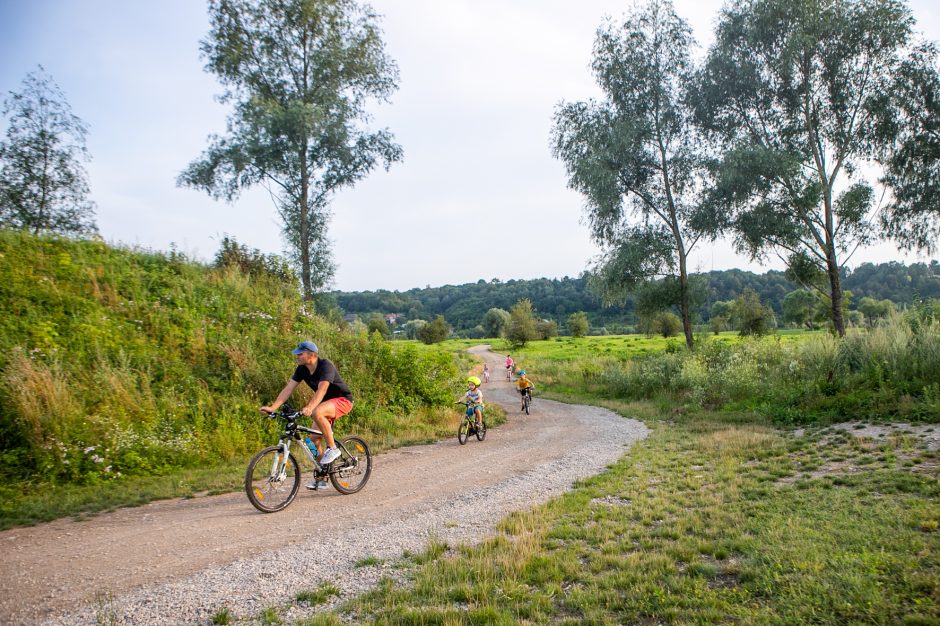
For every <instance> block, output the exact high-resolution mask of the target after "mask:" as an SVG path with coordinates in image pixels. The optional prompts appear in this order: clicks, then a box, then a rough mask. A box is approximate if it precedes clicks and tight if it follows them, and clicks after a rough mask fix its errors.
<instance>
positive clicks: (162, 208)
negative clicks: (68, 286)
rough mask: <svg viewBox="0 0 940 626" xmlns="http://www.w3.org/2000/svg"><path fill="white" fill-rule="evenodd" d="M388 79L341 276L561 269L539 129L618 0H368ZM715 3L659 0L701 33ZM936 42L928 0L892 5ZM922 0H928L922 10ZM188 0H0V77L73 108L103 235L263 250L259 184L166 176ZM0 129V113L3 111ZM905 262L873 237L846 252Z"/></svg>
mask: <svg viewBox="0 0 940 626" xmlns="http://www.w3.org/2000/svg"><path fill="white" fill-rule="evenodd" d="M371 5H372V6H373V7H374V8H375V9H376V10H377V11H378V13H380V14H382V16H383V17H382V21H381V23H382V28H383V30H384V35H385V36H384V40H385V42H386V50H387V52H388V54H389V55H390V56H391V57H392V58H393V59H395V61H396V62H397V64H398V66H399V70H400V74H401V76H400V83H399V84H400V88H399V90H398V91H397V92H396V93H395V94H394V95H393V97H392V102H391V103H390V104H384V105H382V106H381V107H378V108H377V109H376V114H375V119H374V120H373V122H372V126H373V127H376V128H378V127H387V128H388V129H389V130H391V131H392V132H393V133H394V135H395V137H396V140H397V141H398V143H399V144H401V146H402V147H403V149H404V162H402V163H399V164H396V165H393V166H392V169H391V170H390V171H389V172H385V171H384V170H381V169H379V170H376V171H374V172H372V173H371V174H370V175H369V176H368V177H367V178H366V179H365V180H363V181H361V182H360V183H359V184H358V185H357V186H356V187H355V188H354V189H346V190H344V191H342V192H340V194H339V195H338V196H336V198H335V200H334V202H333V213H334V217H333V220H332V222H331V226H330V231H329V233H330V239H331V240H332V242H333V249H334V257H335V261H336V263H337V265H338V269H337V273H336V278H335V281H334V285H333V286H334V287H335V288H336V289H341V290H345V291H357V290H373V289H400V290H405V289H409V288H411V287H424V286H425V285H431V286H438V285H443V284H460V283H466V282H474V281H476V280H478V279H481V278H482V279H486V280H489V279H492V278H499V279H501V280H508V279H511V278H525V279H528V278H538V277H543V276H545V277H549V278H560V277H562V276H577V275H578V274H580V273H581V271H583V270H584V269H585V267H586V266H587V265H588V263H589V261H590V259H591V258H592V257H593V256H595V255H596V254H597V252H598V250H597V248H596V247H595V246H594V245H593V244H592V243H591V241H590V238H589V236H588V231H587V228H586V227H585V226H584V225H583V224H582V215H583V210H582V208H583V201H582V199H581V197H580V196H579V195H577V194H576V193H574V192H572V191H570V190H568V189H567V187H566V176H565V172H564V168H563V166H562V164H561V163H560V162H558V161H556V160H555V159H553V158H552V156H551V151H550V147H549V134H550V130H551V125H552V114H553V111H554V108H555V106H556V105H557V104H558V103H559V102H560V101H562V100H566V101H573V100H584V99H587V98H591V97H596V96H598V95H599V93H598V91H597V88H596V86H595V85H594V82H593V78H592V76H591V73H590V70H589V64H590V61H591V48H592V44H593V41H594V35H595V31H596V29H597V27H598V26H599V25H600V24H601V22H602V19H603V17H604V16H605V15H609V16H612V17H614V18H620V17H621V16H622V15H623V13H624V12H625V10H626V9H627V8H628V7H629V6H630V4H629V3H626V2H613V1H604V0H578V1H576V2H573V1H571V0H377V1H375V2H372V3H371ZM721 5H722V2H720V1H718V0H694V1H689V0H677V2H676V7H677V11H678V12H679V14H680V15H682V16H683V17H684V18H685V19H687V20H688V21H689V22H690V23H691V25H692V27H693V29H694V31H695V36H696V38H697V39H698V41H699V43H700V44H701V46H702V49H703V50H704V48H705V47H706V46H707V45H709V44H710V43H711V40H712V35H711V31H712V27H713V21H714V19H715V17H716V15H717V12H718V9H719V8H720V6H721ZM910 6H911V8H912V10H913V13H914V16H915V18H916V19H917V29H918V30H919V31H921V32H922V33H923V34H924V35H925V36H926V37H927V38H928V39H930V40H933V41H938V40H940V11H937V10H936V5H935V4H934V2H933V1H932V0H916V1H913V2H911V3H910ZM931 9H932V10H931ZM208 28H209V26H208V18H207V14H206V7H205V4H204V3H203V2H201V1H200V0H159V1H152V0H0V95H2V97H3V98H6V96H7V95H8V93H9V92H10V91H18V90H19V89H20V87H21V83H22V80H23V78H24V77H25V76H26V74H27V73H28V72H30V71H33V70H35V69H36V67H37V65H39V64H41V65H42V66H43V67H44V68H45V70H46V72H47V73H48V74H50V75H51V76H52V77H53V79H54V80H55V81H56V83H58V85H59V86H60V87H61V89H62V90H63V92H64V93H65V96H66V98H67V100H68V102H69V104H70V105H71V107H72V110H73V112H74V113H75V114H76V115H78V116H79V117H80V118H81V119H82V120H84V121H85V122H86V123H87V124H88V126H89V135H88V149H89V151H90V153H91V155H92V158H93V160H92V162H91V163H90V164H89V165H88V172H89V178H90V184H91V190H92V198H93V200H94V201H95V202H96V203H97V205H98V211H97V223H98V226H99V229H100V231H101V234H102V236H103V237H104V238H105V239H106V240H107V241H110V242H114V243H122V244H127V245H138V246H141V247H144V248H149V249H153V250H168V249H169V248H170V245H171V244H175V246H176V247H177V249H179V250H182V251H184V252H186V253H188V254H190V255H192V256H194V257H196V258H200V259H203V260H208V259H211V258H212V256H213V255H214V253H215V251H216V250H217V249H218V242H219V239H220V238H221V237H222V236H223V235H225V234H228V235H231V236H233V237H234V238H235V239H237V240H238V241H239V242H240V243H243V244H245V245H247V246H249V247H251V248H258V249H260V250H262V251H264V252H278V253H279V252H282V250H283V245H282V242H281V239H280V234H279V233H280V228H279V224H278V222H277V219H276V216H275V213H274V207H273V205H272V203H271V200H270V198H269V197H268V196H267V194H266V192H264V191H261V190H256V191H252V192H248V193H246V194H244V195H242V196H241V198H240V199H239V200H238V201H236V202H235V203H234V204H226V203H224V202H216V201H213V200H212V199H210V198H209V197H208V196H207V195H206V194H204V193H201V192H199V191H195V190H192V189H181V188H177V187H176V185H175V179H176V176H177V175H178V174H179V172H180V171H181V170H182V169H183V168H185V167H186V165H187V164H188V163H189V162H190V161H192V160H193V159H195V158H196V157H198V156H199V155H200V154H201V153H202V151H203V150H204V149H205V148H206V146H207V137H208V136H209V135H210V134H212V133H224V131H225V118H226V109H225V108H224V107H223V106H222V105H220V104H218V103H217V102H216V100H215V96H216V95H218V94H219V93H221V88H220V86H219V84H218V83H217V82H216V80H215V77H214V76H213V75H211V74H207V73H205V72H204V71H203V65H204V62H203V60H202V59H200V56H199V41H200V40H201V39H203V38H204V37H205V36H206V35H207V33H208ZM4 129H5V122H4ZM888 260H902V261H904V262H908V263H910V262H913V261H917V260H924V259H923V258H921V257H916V256H910V255H909V256H901V255H900V254H899V253H898V252H897V251H896V250H895V249H894V247H893V246H891V245H890V244H882V245H880V246H877V247H874V248H871V249H866V250H862V251H860V252H859V253H857V254H856V255H855V256H854V257H853V258H852V259H851V261H850V262H849V266H850V267H855V266H857V265H858V264H859V263H861V262H864V261H872V262H881V261H888ZM731 267H740V268H747V269H751V270H754V271H758V272H760V271H765V270H766V269H770V268H774V269H780V263H779V262H777V263H771V264H768V265H766V266H759V265H757V264H754V263H749V262H748V260H747V259H745V258H742V257H739V256H736V255H735V254H734V253H733V250H732V246H731V244H729V243H728V242H718V243H716V244H714V245H711V244H705V245H704V246H703V245H701V244H699V249H698V251H697V252H696V253H694V254H693V257H692V269H693V270H700V271H708V270H711V269H727V268H731Z"/></svg>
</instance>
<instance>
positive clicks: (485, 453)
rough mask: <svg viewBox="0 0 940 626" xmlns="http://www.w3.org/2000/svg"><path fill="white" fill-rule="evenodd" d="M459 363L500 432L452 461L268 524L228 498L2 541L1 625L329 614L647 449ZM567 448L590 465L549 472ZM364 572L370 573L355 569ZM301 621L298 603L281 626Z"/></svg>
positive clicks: (401, 472)
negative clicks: (479, 384)
mask: <svg viewBox="0 0 940 626" xmlns="http://www.w3.org/2000/svg"><path fill="white" fill-rule="evenodd" d="M471 352H474V353H476V354H478V355H479V356H481V357H484V358H485V359H486V360H487V362H488V363H489V364H490V369H491V370H492V372H493V374H494V375H493V377H492V378H491V382H490V383H489V384H486V385H484V392H485V395H486V401H487V403H494V402H496V403H498V404H500V405H501V406H503V407H504V408H505V409H506V411H507V414H508V417H509V421H508V423H507V424H505V425H503V426H501V427H499V428H495V429H492V430H490V432H489V433H488V434H487V438H486V440H485V441H483V442H478V441H477V440H476V439H475V438H471V440H470V441H469V442H468V443H467V444H466V445H465V446H460V445H459V444H458V443H457V438H456V436H455V437H453V438H451V439H449V440H445V441H441V442H438V443H435V444H432V445H427V446H412V447H408V448H402V449H399V450H394V451H391V452H388V453H386V454H382V455H379V456H377V457H376V458H375V460H374V465H373V473H372V477H371V479H370V482H369V484H368V485H367V486H366V488H365V489H363V491H361V492H360V493H358V494H354V495H352V496H341V495H339V494H337V493H335V492H333V491H332V490H328V491H326V492H322V493H313V492H305V493H301V494H300V495H299V496H298V498H297V500H296V501H295V502H294V503H293V504H292V505H291V506H290V507H288V509H286V510H285V511H282V512H280V513H275V514H271V515H265V514H261V513H258V512H256V511H255V510H254V509H253V508H252V507H251V505H250V504H249V503H248V501H247V499H246V498H245V496H244V494H241V493H236V494H226V495H222V496H212V497H203V498H195V499H190V500H174V501H163V502H155V503H151V504H149V505H146V506H143V507H137V508H132V509H123V510H120V511H117V512H114V513H110V514H107V515H101V516H98V517H95V518H92V519H91V520H88V521H83V522H73V521H70V520H59V521H56V522H52V523H49V524H43V525H41V526H36V527H32V528H20V529H13V530H8V531H4V532H2V533H0V550H2V553H3V555H4V563H3V567H2V568H0V592H2V593H0V623H3V624H100V623H116V624H207V623H209V622H210V620H211V618H212V616H213V615H214V614H215V613H216V612H217V611H219V610H220V609H221V608H222V607H227V608H228V610H229V611H230V613H231V615H232V617H234V618H237V619H238V620H240V621H241V620H246V621H252V620H253V619H256V618H257V616H258V614H259V613H260V612H261V611H262V610H264V609H265V608H266V607H269V606H278V605H283V604H285V603H290V601H291V600H292V599H293V598H294V597H295V596H296V595H297V593H298V592H300V591H305V590H313V589H315V588H316V587H317V586H318V585H319V584H321V583H323V582H329V583H331V584H333V585H334V586H336V587H337V588H338V589H339V590H340V596H339V598H337V599H335V600H334V603H333V604H336V603H338V602H339V601H342V600H344V599H346V598H349V597H351V596H354V595H356V594H359V593H362V592H363V591H366V590H368V589H369V588H371V587H372V586H373V585H375V583H376V582H377V581H378V580H379V579H380V578H381V577H382V576H384V575H394V572H395V571H396V570H394V569H393V568H392V566H391V565H392V563H393V562H394V561H395V560H396V559H399V558H400V557H401V556H402V553H403V551H406V550H407V551H410V552H412V553H419V552H421V551H423V550H424V549H425V548H426V547H427V546H428V544H429V542H431V541H433V540H439V541H443V542H446V543H447V544H448V545H451V546H456V545H459V544H473V543H476V542H478V541H479V540H481V539H483V538H484V537H485V536H487V535H488V534H489V533H491V532H492V531H493V529H494V528H495V525H496V523H497V522H498V521H499V520H500V519H502V518H503V517H505V516H506V515H507V514H508V513H510V512H512V511H516V510H522V509H527V508H529V507H531V506H533V505H535V504H538V503H541V502H545V501H546V500H548V499H550V498H551V497H553V496H556V495H558V494H561V493H563V492H564V491H566V490H567V489H568V488H570V486H571V484H572V482H573V481H575V480H577V479H579V478H583V477H586V476H590V475H594V474H597V473H599V472H601V471H603V469H604V468H605V467H606V466H607V465H609V464H611V463H613V462H614V461H616V460H617V459H618V458H620V456H622V455H623V454H624V451H625V448H626V447H628V446H630V445H631V444H632V443H634V442H635V441H637V440H639V439H642V438H643V437H645V436H646V434H647V430H646V427H645V426H643V424H641V423H640V422H638V421H635V420H629V419H624V418H622V417H620V416H618V415H616V414H614V413H612V412H610V411H607V410H604V409H599V408H595V407H585V406H575V405H566V404H562V403H558V402H552V401H549V400H543V399H538V398H537V399H536V401H535V402H534V403H533V406H532V414H531V415H529V416H526V415H522V414H520V412H519V407H518V396H517V394H516V392H515V391H514V390H513V388H512V387H511V386H510V384H509V383H508V382H507V381H506V380H505V376H504V375H502V374H503V372H504V371H505V370H504V369H503V367H502V358H503V357H502V355H496V354H493V353H491V352H489V351H488V350H487V347H485V346H480V347H478V348H474V349H472V350H471ZM536 381H537V379H536ZM455 395H456V394H455ZM572 447H573V448H575V449H579V450H586V451H588V452H589V454H588V455H586V456H583V457H580V458H578V459H577V461H576V462H573V463H572V462H560V461H559V459H561V458H562V457H564V456H565V455H566V454H567V451H568V450H569V449H571V448H572ZM302 491H304V490H302ZM327 537H328V539H325V538H327ZM368 557H373V558H374V559H376V560H378V561H380V563H379V564H377V565H374V566H369V567H360V568H355V567H354V565H355V564H356V563H357V562H360V561H362V560H363V559H366V558H368ZM328 606H329V605H328ZM322 608H323V607H322V606H321V607H320V608H319V609H317V610H322ZM313 610H314V609H309V608H305V607H303V606H299V605H298V604H297V603H294V604H293V606H292V607H291V609H290V611H289V612H288V613H287V614H284V613H282V614H281V617H282V618H283V619H285V621H287V622H288V623H290V622H292V621H294V620H296V619H300V618H303V617H307V616H309V615H310V614H311V613H312V611H313Z"/></svg>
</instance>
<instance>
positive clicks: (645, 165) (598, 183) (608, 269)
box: [552, 0, 709, 348]
mask: <svg viewBox="0 0 940 626" xmlns="http://www.w3.org/2000/svg"><path fill="white" fill-rule="evenodd" d="M693 43H694V42H693V39H692V32H691V29H690V28H689V25H688V24H687V23H686V22H685V20H683V19H681V18H680V17H678V16H677V15H676V13H675V10H674V8H673V5H672V3H671V2H669V1H667V0H652V1H650V2H649V3H647V4H646V5H643V6H640V7H638V8H637V9H635V10H634V11H633V12H632V13H630V14H628V15H627V16H626V18H625V20H624V22H623V24H615V23H614V22H612V21H610V20H608V22H607V23H606V24H605V25H603V26H602V27H601V28H600V29H598V31H597V38H596V41H595V44H594V61H593V63H592V69H593V71H594V75H595V76H596V78H597V82H598V84H599V85H600V87H601V89H602V90H603V91H604V94H605V96H606V98H605V99H604V100H603V101H600V102H598V101H594V100H591V101H588V102H575V103H567V104H565V103H563V104H561V105H559V107H558V108H557V110H556V112H555V126H554V130H553V137H552V147H553V152H554V155H555V156H556V157H557V158H559V159H561V160H562V161H563V162H564V163H565V167H566V168H567V171H568V181H569V182H568V184H569V186H570V187H571V188H573V189H575V190H577V191H579V192H581V193H582V194H583V195H584V196H585V198H586V200H587V206H586V212H587V217H588V221H589V223H590V226H591V234H592V236H593V238H594V240H595V241H596V242H597V243H598V244H599V245H600V246H601V247H602V249H603V252H602V254H601V256H600V259H599V260H598V262H597V265H596V267H595V274H596V276H597V280H596V281H595V282H594V284H596V285H599V286H600V287H601V291H602V294H603V295H604V298H605V300H607V301H612V300H614V299H617V298H622V297H623V296H624V295H625V293H626V292H629V291H632V290H634V289H636V288H637V287H638V286H639V285H640V284H643V283H645V282H648V281H650V280H655V279H658V278H663V277H667V276H672V277H676V279H677V281H678V283H679V292H678V300H677V301H676V302H673V303H672V304H674V305H676V306H678V309H679V311H680V312H681V318H682V325H683V329H684V331H685V339H686V344H687V345H688V346H689V347H690V348H691V347H692V342H693V336H692V318H691V306H690V286H689V280H688V256H689V253H690V252H691V251H692V249H693V248H694V246H695V244H696V243H697V242H698V240H699V238H700V237H701V236H702V235H703V234H706V233H707V232H708V229H709V227H708V224H707V221H706V220H705V219H704V215H703V214H702V213H701V212H700V211H699V202H698V197H699V194H700V190H701V181H702V175H703V174H704V165H705V155H704V153H703V152H702V150H701V147H700V146H701V144H700V142H699V141H698V139H697V137H696V131H695V125H694V124H693V120H692V111H691V109H690V107H689V105H688V102H689V93H688V90H689V88H690V87H691V85H692V78H693V65H692V61H691V57H690V48H691V47H692V46H693Z"/></svg>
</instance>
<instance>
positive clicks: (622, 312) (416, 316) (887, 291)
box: [330, 261, 940, 338]
mask: <svg viewBox="0 0 940 626" xmlns="http://www.w3.org/2000/svg"><path fill="white" fill-rule="evenodd" d="M937 276H940V262H937V261H932V262H930V263H929V264H928V263H912V264H911V265H905V264H904V263H898V262H891V263H881V264H877V265H875V264H872V263H863V264H861V265H859V266H858V267H857V268H856V269H854V270H852V271H848V270H843V273H842V278H841V281H842V284H843V285H844V286H845V288H846V289H850V290H851V291H852V292H853V293H855V294H856V295H857V296H859V297H865V296H871V297H873V298H876V299H878V300H883V299H888V300H891V301H892V302H894V303H895V304H896V305H897V306H899V307H901V306H906V305H910V304H911V303H912V302H913V301H914V299H915V297H924V298H940V280H938V279H937ZM690 282H691V284H692V285H693V286H694V285H696V284H699V285H700V287H698V288H697V290H696V291H693V295H695V294H699V295H696V300H694V301H693V303H694V305H695V308H694V309H693V311H694V313H695V316H694V317H697V318H699V319H701V320H710V319H711V318H712V317H713V315H714V314H715V313H714V312H713V307H714V305H715V303H716V302H730V301H732V300H734V298H736V297H737V296H738V294H740V293H742V292H743V291H744V289H747V288H750V289H753V290H754V291H755V292H757V295H758V296H759V297H760V299H761V301H762V302H763V303H765V304H766V305H767V306H769V307H770V308H771V309H773V311H774V314H775V315H777V316H778V318H780V319H782V318H783V314H784V310H783V300H784V298H785V297H786V296H787V294H789V293H790V292H792V291H793V290H794V289H796V288H798V287H799V286H800V285H799V284H797V283H794V282H791V281H790V280H789V279H787V277H786V275H785V274H784V273H783V272H778V271H775V270H771V271H769V272H766V273H764V274H755V273H753V272H749V271H746V270H738V269H731V270H714V271H711V272H706V273H702V274H692V275H691V276H690ZM652 287H653V288H657V287H656V285H653V286H652ZM669 293H671V294H675V290H674V288H673V289H672V290H670V291H668V292H667V294H669ZM330 295H331V296H333V297H335V300H336V303H337V304H338V306H340V307H341V308H342V310H343V311H345V312H346V313H350V314H356V315H360V316H363V317H365V316H366V315H367V314H369V313H371V312H381V313H397V314H399V315H400V316H401V317H400V319H401V318H402V317H403V318H404V319H407V320H408V321H407V322H403V324H404V329H405V330H408V329H409V328H410V326H408V325H409V324H412V322H414V321H415V320H420V318H433V317H434V316H436V315H443V316H444V318H445V319H446V320H447V322H448V323H449V324H451V325H453V327H454V328H455V329H456V332H457V333H458V334H461V333H463V332H466V331H468V330H470V329H472V328H473V327H474V326H477V325H483V326H484V328H485V330H486V336H487V337H498V336H499V334H498V333H495V332H492V329H486V325H485V324H484V321H483V320H484V318H486V316H487V315H488V314H490V309H493V308H497V309H500V310H501V311H502V313H505V315H506V316H507V317H508V315H509V313H508V312H507V311H508V309H509V308H510V307H511V306H512V305H513V304H514V303H516V302H518V301H519V300H523V299H528V300H529V301H530V302H532V307H533V309H534V310H536V311H538V312H539V317H542V318H547V319H554V320H555V321H557V322H559V323H560V324H561V323H564V322H565V320H566V319H567V316H569V315H571V314H572V313H575V312H578V311H583V312H584V313H585V314H586V315H587V317H588V321H589V322H590V326H591V328H592V329H593V330H592V332H600V329H601V328H606V329H607V330H608V331H609V332H615V333H618V332H619V333H623V332H631V331H632V330H633V326H634V325H635V324H636V323H637V321H638V312H639V311H638V309H637V305H638V302H639V304H640V310H644V307H645V306H646V304H645V302H646V298H647V295H648V294H646V288H644V289H642V290H638V291H637V293H636V294H634V295H631V296H629V297H628V298H627V300H626V302H625V303H623V304H619V305H612V306H604V305H603V304H602V302H601V300H600V298H598V296H597V294H596V293H595V292H594V291H593V290H592V288H591V281H590V278H589V277H588V276H582V277H580V278H568V277H565V278H555V279H548V278H539V279H534V280H508V281H505V282H503V281H500V280H496V279H494V280H492V281H477V282H475V283H467V284H464V285H445V286H443V287H426V288H416V289H409V290H408V291H384V290H379V291H359V292H341V291H337V292H332V293H331V294H330ZM638 298H639V300H638ZM699 298H700V299H699ZM494 305H495V306H494ZM663 306H664V307H667V308H668V307H672V306H675V299H674V298H672V299H669V298H667V299H666V300H665V302H664V304H663ZM484 312H485V313H484ZM502 313H501V314H500V315H502ZM724 315H726V316H728V317H730V310H729V311H726V312H725V313H724ZM827 317H828V314H827ZM407 336H408V338H414V337H413V336H412V335H410V334H408V335H407Z"/></svg>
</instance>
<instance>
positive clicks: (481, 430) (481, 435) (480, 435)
mask: <svg viewBox="0 0 940 626" xmlns="http://www.w3.org/2000/svg"><path fill="white" fill-rule="evenodd" d="M476 431H477V441H483V440H484V439H486V420H483V421H481V422H480V426H479V427H478V428H477V429H476Z"/></svg>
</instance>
